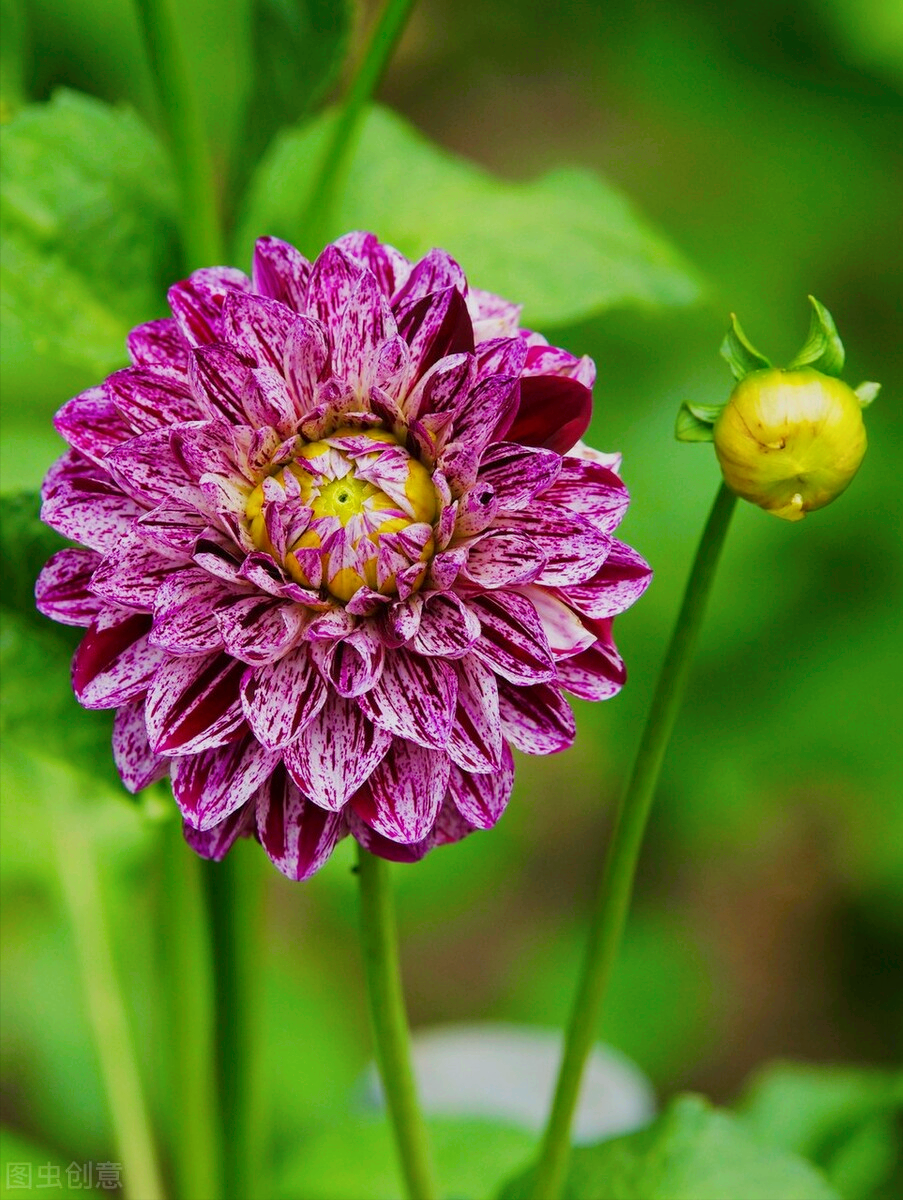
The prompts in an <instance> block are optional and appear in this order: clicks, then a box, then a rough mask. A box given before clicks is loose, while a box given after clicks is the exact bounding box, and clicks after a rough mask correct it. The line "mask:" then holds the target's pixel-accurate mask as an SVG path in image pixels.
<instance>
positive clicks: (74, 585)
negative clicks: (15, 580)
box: [34, 550, 103, 627]
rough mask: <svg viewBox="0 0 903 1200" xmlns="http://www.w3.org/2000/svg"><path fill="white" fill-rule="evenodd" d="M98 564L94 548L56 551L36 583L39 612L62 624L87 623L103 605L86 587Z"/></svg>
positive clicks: (96, 614) (98, 559) (84, 624)
mask: <svg viewBox="0 0 903 1200" xmlns="http://www.w3.org/2000/svg"><path fill="white" fill-rule="evenodd" d="M99 563H100V555H99V554H97V553H96V552H95V551H94V550H58V551H57V553H56V554H54V556H53V558H51V559H50V560H49V561H48V562H47V564H46V566H45V567H44V569H43V570H42V571H41V574H40V575H39V576H38V580H37V583H36V584H35V590H34V594H35V603H36V605H37V608H38V612H41V613H43V614H44V616H45V617H49V618H50V619H51V621H59V622H60V624H62V625H81V626H85V627H87V626H88V625H90V624H91V622H92V621H93V620H94V619H95V618H96V617H97V616H98V615H99V613H100V609H101V606H102V604H103V601H102V600H101V599H100V598H99V597H97V596H95V595H94V594H93V592H91V591H90V589H89V584H90V582H91V576H92V575H93V574H94V572H95V571H96V570H97V566H98V564H99Z"/></svg>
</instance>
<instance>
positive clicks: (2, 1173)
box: [0, 1126, 69, 1200]
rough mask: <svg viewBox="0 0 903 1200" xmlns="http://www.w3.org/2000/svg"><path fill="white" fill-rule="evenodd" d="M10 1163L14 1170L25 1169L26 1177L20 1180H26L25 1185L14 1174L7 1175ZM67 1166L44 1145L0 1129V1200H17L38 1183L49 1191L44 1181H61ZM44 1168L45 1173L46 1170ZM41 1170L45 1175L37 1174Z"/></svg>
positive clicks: (64, 1176)
mask: <svg viewBox="0 0 903 1200" xmlns="http://www.w3.org/2000/svg"><path fill="white" fill-rule="evenodd" d="M13 1163H15V1164H16V1166H17V1167H21V1166H23V1165H24V1166H25V1169H26V1170H27V1171H28V1175H27V1176H23V1178H28V1179H29V1180H30V1182H29V1183H28V1184H27V1185H26V1184H24V1183H18V1182H17V1181H18V1179H19V1176H18V1175H17V1174H16V1172H15V1171H13V1172H9V1170H8V1168H9V1166H10V1165H11V1164H13ZM68 1165H69V1164H68V1162H66V1161H64V1159H63V1158H62V1156H61V1155H59V1154H56V1153H54V1151H53V1150H50V1149H48V1148H47V1147H46V1146H38V1145H37V1144H36V1143H35V1142H33V1141H31V1140H30V1139H29V1138H24V1137H22V1135H21V1134H20V1133H17V1132H15V1131H14V1130H12V1129H7V1128H6V1126H3V1127H2V1128H0V1200H17V1197H19V1196H21V1195H22V1192H23V1191H31V1190H32V1189H33V1188H36V1187H40V1186H41V1182H42V1181H43V1182H44V1187H45V1188H48V1190H51V1188H50V1185H48V1183H47V1180H48V1179H55V1178H59V1179H60V1180H61V1181H62V1180H65V1179H66V1167H67V1166H68ZM48 1167H49V1168H50V1170H49V1171H47V1170H46V1168H48ZM41 1168H45V1171H46V1174H44V1175H42V1174H41V1173H40V1172H41ZM52 1190H56V1189H55V1188H54V1189H52ZM45 1194H46V1193H45Z"/></svg>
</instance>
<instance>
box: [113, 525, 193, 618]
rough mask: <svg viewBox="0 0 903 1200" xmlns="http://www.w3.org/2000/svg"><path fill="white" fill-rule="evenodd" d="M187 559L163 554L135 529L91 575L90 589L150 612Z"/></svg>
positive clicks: (118, 601) (121, 602)
mask: <svg viewBox="0 0 903 1200" xmlns="http://www.w3.org/2000/svg"><path fill="white" fill-rule="evenodd" d="M187 561H188V559H187V557H186V556H182V555H177V554H176V552H175V551H170V552H167V553H166V554H164V553H161V551H160V550H158V549H157V547H156V546H153V545H151V544H150V543H148V542H147V541H146V540H145V538H144V537H143V535H142V532H141V530H140V529H134V528H133V529H131V530H130V531H129V532H128V533H127V534H126V535H125V536H124V537H123V538H121V539H120V541H119V543H118V544H117V546H116V548H115V549H113V550H110V551H109V552H108V553H107V554H106V556H105V557H104V558H103V559H102V561H101V562H100V564H99V565H98V567H97V570H96V571H95V572H94V575H93V576H92V578H91V590H92V591H93V592H94V593H95V594H96V595H98V596H103V597H104V599H106V600H110V601H112V602H113V603H114V604H121V605H123V606H124V607H125V608H137V609H141V610H142V611H144V612H150V611H151V609H152V608H153V606H154V597H155V596H156V594H157V589H158V588H159V587H160V585H161V584H162V583H163V581H164V580H165V579H166V578H167V576H169V575H171V574H172V572H173V571H178V570H180V569H181V567H182V566H184V564H185V563H186V562H187Z"/></svg>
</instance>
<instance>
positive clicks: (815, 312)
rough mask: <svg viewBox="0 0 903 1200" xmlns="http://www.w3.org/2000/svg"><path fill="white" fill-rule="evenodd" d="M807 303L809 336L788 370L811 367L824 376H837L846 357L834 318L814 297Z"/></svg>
mask: <svg viewBox="0 0 903 1200" xmlns="http://www.w3.org/2000/svg"><path fill="white" fill-rule="evenodd" d="M809 303H810V304H811V305H812V318H811V320H810V323H809V336H808V337H807V338H806V341H805V343H804V345H803V348H802V349H801V350H800V351H799V353H798V354H795V355H794V357H793V358H792V359H791V361H790V362H789V363H788V364H787V365H788V368H794V367H812V369H813V370H814V371H821V372H822V373H823V374H824V375H839V374H840V373H841V371H842V370H843V364H844V359H845V357H846V355H845V353H844V348H843V342H842V341H841V340H840V334H839V333H838V332H837V326H836V325H835V324H834V318H833V317H832V316H831V314H830V313H829V312H828V310H827V309H826V308H825V306H824V305H823V304H819V302H818V301H817V300H816V299H815V297H814V296H810V297H809Z"/></svg>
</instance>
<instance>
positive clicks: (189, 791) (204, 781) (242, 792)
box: [172, 734, 280, 830]
mask: <svg viewBox="0 0 903 1200" xmlns="http://www.w3.org/2000/svg"><path fill="white" fill-rule="evenodd" d="M279 759H280V755H279V751H278V750H267V749H266V748H265V747H264V746H261V744H260V742H258V741H257V739H256V738H254V737H252V736H251V735H250V734H247V735H245V737H243V738H239V739H238V740H237V741H234V742H230V743H229V744H228V745H227V746H221V747H218V748H216V749H214V750H203V751H201V753H199V754H186V755H182V756H180V757H179V758H176V759H174V760H173V763H172V792H173V795H174V796H175V798H176V803H177V804H178V806H179V808H180V809H181V812H182V816H183V817H184V818H185V820H186V821H187V822H188V824H189V825H193V826H194V828H195V829H200V830H205V829H211V828H212V827H213V826H214V825H218V824H219V823H220V822H221V821H224V820H225V819H226V817H228V816H230V815H231V814H232V813H233V812H235V810H236V809H238V808H241V806H242V805H243V804H245V803H247V801H248V800H250V798H251V797H252V796H253V795H254V793H255V792H256V791H257V790H258V788H260V787H261V786H262V785H263V784H264V783H265V782H266V780H267V779H269V777H270V775H272V773H273V771H274V770H275V769H276V766H277V765H278V763H279Z"/></svg>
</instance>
